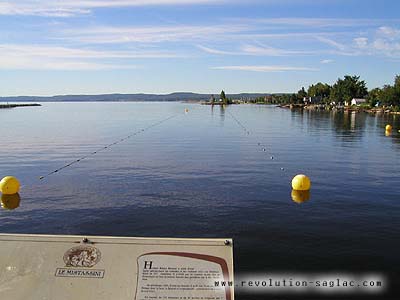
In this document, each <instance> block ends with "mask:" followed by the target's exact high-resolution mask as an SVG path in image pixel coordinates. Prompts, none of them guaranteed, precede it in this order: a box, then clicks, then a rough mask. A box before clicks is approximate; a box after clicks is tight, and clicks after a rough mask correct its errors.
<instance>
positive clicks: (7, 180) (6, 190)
mask: <svg viewBox="0 0 400 300" xmlns="http://www.w3.org/2000/svg"><path fill="white" fill-rule="evenodd" d="M19 187H20V184H19V181H18V179H17V178H15V177H13V176H6V177H4V178H3V179H2V180H1V181H0V192H2V193H3V194H5V195H12V194H16V193H18V192H19Z"/></svg>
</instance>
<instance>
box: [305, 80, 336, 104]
mask: <svg viewBox="0 0 400 300" xmlns="http://www.w3.org/2000/svg"><path fill="white" fill-rule="evenodd" d="M331 89H332V87H331V86H330V85H329V84H327V83H322V82H318V83H317V84H315V85H314V84H312V85H310V86H309V87H308V90H307V94H308V95H309V96H310V97H322V99H324V100H326V99H328V98H329V96H330V94H331Z"/></svg>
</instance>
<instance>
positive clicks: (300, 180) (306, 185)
mask: <svg viewBox="0 0 400 300" xmlns="http://www.w3.org/2000/svg"><path fill="white" fill-rule="evenodd" d="M292 188H293V189H294V190H297V191H308V190H309V189H310V188H311V181H310V178H308V177H307V176H306V175H303V174H299V175H296V176H294V177H293V179H292Z"/></svg>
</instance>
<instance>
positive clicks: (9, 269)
mask: <svg viewBox="0 0 400 300" xmlns="http://www.w3.org/2000/svg"><path fill="white" fill-rule="evenodd" d="M232 280H233V257H232V241H231V240H229V239H161V238H159V239H157V238H154V239H153V238H119V237H79V236H44V235H8V234H0V299H7V300H22V299H23V300H26V299H30V300H39V299H40V300H44V299H48V300H67V299H68V300H70V299H86V300H91V299H93V300H94V299H96V300H103V299H104V300H110V299H118V300H124V299H127V300H128V299H129V300H233V298H234V291H233V287H221V286H220V285H218V286H216V285H215V282H216V281H232Z"/></svg>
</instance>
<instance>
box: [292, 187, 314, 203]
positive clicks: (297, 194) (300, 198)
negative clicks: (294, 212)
mask: <svg viewBox="0 0 400 300" xmlns="http://www.w3.org/2000/svg"><path fill="white" fill-rule="evenodd" d="M291 196H292V200H293V201H294V202H296V203H299V204H301V203H304V202H306V201H308V200H310V191H298V190H292V194H291Z"/></svg>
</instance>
